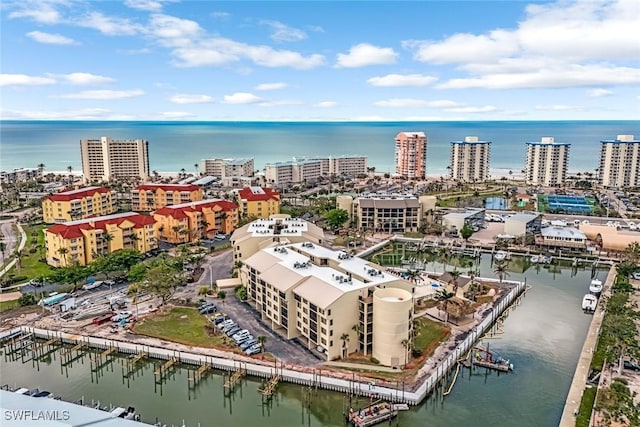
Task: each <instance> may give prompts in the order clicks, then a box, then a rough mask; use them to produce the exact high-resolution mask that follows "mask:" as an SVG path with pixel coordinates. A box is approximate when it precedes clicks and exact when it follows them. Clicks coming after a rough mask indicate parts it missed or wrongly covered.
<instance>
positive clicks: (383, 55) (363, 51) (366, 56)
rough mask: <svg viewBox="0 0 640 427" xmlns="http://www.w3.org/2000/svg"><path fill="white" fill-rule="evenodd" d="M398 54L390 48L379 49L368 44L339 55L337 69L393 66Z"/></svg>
mask: <svg viewBox="0 0 640 427" xmlns="http://www.w3.org/2000/svg"><path fill="white" fill-rule="evenodd" d="M397 57H398V54H397V53H396V52H394V50H393V49H392V48H390V47H378V46H374V45H371V44H368V43H360V44H357V45H355V46H352V47H351V49H349V53H339V54H338V57H337V62H336V67H344V68H356V67H366V66H368V65H381V64H393V63H395V62H396V58H397Z"/></svg>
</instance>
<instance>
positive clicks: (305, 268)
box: [241, 242, 414, 366]
mask: <svg viewBox="0 0 640 427" xmlns="http://www.w3.org/2000/svg"><path fill="white" fill-rule="evenodd" d="M241 278H242V282H243V284H244V285H245V286H246V287H247V293H248V298H249V302H250V304H251V305H253V306H254V307H255V308H256V309H257V310H258V312H259V313H260V315H261V318H262V321H263V322H264V323H266V324H267V325H268V326H269V327H270V328H271V329H272V330H274V331H275V332H276V333H278V334H280V335H281V336H283V337H285V338H286V339H293V338H297V339H299V340H300V341H302V342H303V343H304V344H306V345H307V347H308V348H309V349H310V350H313V351H315V352H319V353H322V354H324V355H325V356H326V358H327V360H334V359H338V358H342V357H345V356H346V355H348V354H350V353H353V352H361V353H363V354H366V355H369V356H371V357H374V358H376V359H378V360H379V361H380V364H381V365H385V366H401V365H403V364H404V363H406V360H407V356H408V353H407V352H408V346H406V345H405V346H403V343H406V341H405V340H410V339H411V337H412V333H413V331H412V327H413V290H414V289H413V286H414V285H413V284H412V283H410V282H408V281H406V280H404V279H402V278H399V277H397V276H395V275H391V274H387V273H385V272H384V271H383V269H382V267H380V266H379V265H377V264H373V263H370V262H369V261H367V260H365V259H362V258H358V257H356V256H353V255H350V254H347V253H346V252H342V251H334V250H331V249H327V248H325V247H322V246H320V245H317V244H314V243H311V242H302V243H295V244H289V245H277V246H272V247H268V248H265V249H262V250H260V251H258V252H257V253H255V254H254V255H253V256H251V257H249V258H248V259H246V260H245V262H244V266H243V268H242V271H241Z"/></svg>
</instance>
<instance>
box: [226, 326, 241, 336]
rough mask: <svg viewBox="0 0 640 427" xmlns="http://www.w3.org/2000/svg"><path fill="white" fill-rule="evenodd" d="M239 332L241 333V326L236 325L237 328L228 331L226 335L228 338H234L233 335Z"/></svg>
mask: <svg viewBox="0 0 640 427" xmlns="http://www.w3.org/2000/svg"><path fill="white" fill-rule="evenodd" d="M237 332H240V326H238V325H235V326H233V327H232V328H230V329H227V331H225V334H226V335H227V336H228V337H230V336H232V335H233V334H235V333H237Z"/></svg>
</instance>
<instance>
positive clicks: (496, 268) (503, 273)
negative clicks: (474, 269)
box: [493, 261, 509, 283]
mask: <svg viewBox="0 0 640 427" xmlns="http://www.w3.org/2000/svg"><path fill="white" fill-rule="evenodd" d="M493 273H494V274H495V275H496V277H497V278H498V280H500V283H502V281H503V280H504V279H505V278H506V277H508V276H509V273H508V272H507V263H506V262H504V261H497V262H496V263H495V264H494V265H493Z"/></svg>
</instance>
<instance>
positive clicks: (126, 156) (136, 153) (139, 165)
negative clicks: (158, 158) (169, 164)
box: [80, 136, 149, 182]
mask: <svg viewBox="0 0 640 427" xmlns="http://www.w3.org/2000/svg"><path fill="white" fill-rule="evenodd" d="M80 154H81V157H82V173H83V175H84V179H85V181H86V182H95V181H109V180H115V179H131V180H140V181H144V180H146V179H147V178H148V177H149V142H148V141H145V140H143V139H130V140H115V139H111V137H108V136H103V137H101V138H100V139H83V140H81V141H80Z"/></svg>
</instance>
